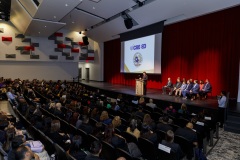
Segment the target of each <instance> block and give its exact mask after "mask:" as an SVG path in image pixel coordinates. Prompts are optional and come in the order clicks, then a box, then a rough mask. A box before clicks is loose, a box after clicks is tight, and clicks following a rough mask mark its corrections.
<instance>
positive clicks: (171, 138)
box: [162, 130, 184, 159]
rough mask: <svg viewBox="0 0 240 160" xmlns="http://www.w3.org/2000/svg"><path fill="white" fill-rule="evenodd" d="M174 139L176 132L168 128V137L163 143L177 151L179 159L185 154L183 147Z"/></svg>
mask: <svg viewBox="0 0 240 160" xmlns="http://www.w3.org/2000/svg"><path fill="white" fill-rule="evenodd" d="M173 141H174V133H173V131H171V130H168V131H167V133H166V139H165V140H163V141H162V144H163V145H164V146H167V147H169V148H171V150H172V151H173V152H174V153H176V155H177V159H181V158H182V157H183V156H184V154H183V152H182V149H181V147H180V146H179V144H177V143H174V142H173Z"/></svg>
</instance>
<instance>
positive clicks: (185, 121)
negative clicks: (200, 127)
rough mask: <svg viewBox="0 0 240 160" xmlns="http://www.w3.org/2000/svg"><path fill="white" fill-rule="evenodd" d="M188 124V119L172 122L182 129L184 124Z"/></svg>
mask: <svg viewBox="0 0 240 160" xmlns="http://www.w3.org/2000/svg"><path fill="white" fill-rule="evenodd" d="M188 122H189V120H188V119H185V118H178V119H176V120H175V121H174V123H175V124H176V125H178V126H180V127H182V128H184V127H185V126H186V124H187V123H188Z"/></svg>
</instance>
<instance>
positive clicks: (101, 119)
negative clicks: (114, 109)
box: [100, 111, 112, 125]
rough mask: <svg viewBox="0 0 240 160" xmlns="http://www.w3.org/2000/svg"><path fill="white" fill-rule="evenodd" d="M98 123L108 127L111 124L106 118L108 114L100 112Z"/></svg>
mask: <svg viewBox="0 0 240 160" xmlns="http://www.w3.org/2000/svg"><path fill="white" fill-rule="evenodd" d="M100 121H101V122H102V123H104V124H106V125H109V124H111V123H112V119H110V118H109V117H108V112H107V111H102V113H101V116H100Z"/></svg>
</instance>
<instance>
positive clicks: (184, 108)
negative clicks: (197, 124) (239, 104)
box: [181, 103, 187, 111]
mask: <svg viewBox="0 0 240 160" xmlns="http://www.w3.org/2000/svg"><path fill="white" fill-rule="evenodd" d="M181 109H182V110H184V111H186V110H187V105H186V104H185V103H183V104H182V105H181Z"/></svg>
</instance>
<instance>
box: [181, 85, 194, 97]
mask: <svg viewBox="0 0 240 160" xmlns="http://www.w3.org/2000/svg"><path fill="white" fill-rule="evenodd" d="M191 89H192V85H191V83H190V80H188V81H187V86H186V88H185V89H184V90H183V91H182V95H183V99H187V94H189V92H190V90H191Z"/></svg>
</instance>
